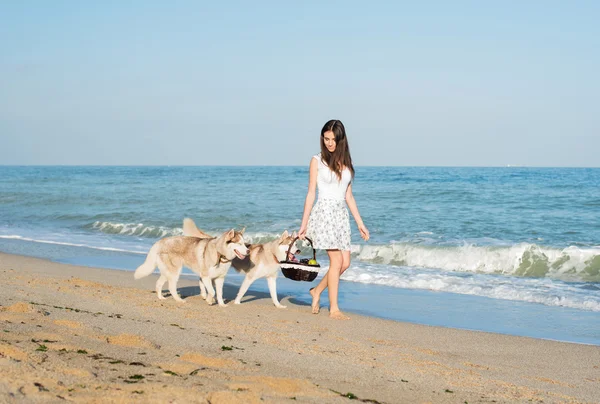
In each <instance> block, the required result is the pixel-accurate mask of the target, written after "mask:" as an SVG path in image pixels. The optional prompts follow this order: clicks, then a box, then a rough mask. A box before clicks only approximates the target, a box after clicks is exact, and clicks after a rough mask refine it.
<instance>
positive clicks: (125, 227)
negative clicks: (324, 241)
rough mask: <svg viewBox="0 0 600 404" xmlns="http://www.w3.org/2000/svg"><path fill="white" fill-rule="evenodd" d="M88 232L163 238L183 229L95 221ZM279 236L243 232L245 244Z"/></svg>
mask: <svg viewBox="0 0 600 404" xmlns="http://www.w3.org/2000/svg"><path fill="white" fill-rule="evenodd" d="M84 227H85V228H86V229H88V230H95V231H100V232H102V233H105V234H119V235H125V236H136V237H147V238H156V239H158V238H164V237H170V236H182V235H183V228H181V227H167V226H150V225H145V224H143V223H114V222H100V221H96V222H94V223H91V224H89V225H86V226H84ZM206 233H207V234H209V235H210V236H212V237H218V236H219V235H221V234H222V232H214V231H207V232H206ZM280 236H281V233H274V232H273V233H270V232H245V233H244V240H245V241H246V242H247V243H253V244H257V243H267V242H269V241H273V240H275V239H277V238H278V237H280Z"/></svg>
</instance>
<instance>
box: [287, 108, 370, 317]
mask: <svg viewBox="0 0 600 404" xmlns="http://www.w3.org/2000/svg"><path fill="white" fill-rule="evenodd" d="M353 178H354V167H353V166H352V158H351V157H350V149H349V147H348V140H347V138H346V130H345V129H344V125H343V124H342V122H341V121H338V120H336V119H333V120H330V121H328V122H327V123H326V124H325V126H323V129H321V153H319V154H317V155H315V156H313V158H312V159H311V162H310V174H309V180H308V193H307V194H306V202H305V203H304V214H303V215H302V225H301V226H300V231H299V232H298V237H300V238H301V239H304V238H305V237H309V238H310V239H311V240H312V242H313V247H314V248H315V249H321V250H327V255H329V270H328V271H327V274H326V275H325V276H324V277H323V279H321V282H320V283H319V285H317V287H316V288H313V289H311V290H310V294H311V295H312V312H313V313H314V314H317V313H318V312H319V300H320V298H321V293H323V291H324V290H325V289H326V288H328V287H329V317H331V318H334V319H339V320H347V319H348V317H346V316H345V315H344V314H343V313H342V312H341V311H340V308H339V306H338V286H339V282H340V275H341V274H342V273H343V272H344V271H345V270H346V269H348V267H349V266H350V218H349V216H348V210H347V209H346V204H347V205H348V208H350V212H352V216H354V220H355V221H356V224H357V225H358V230H359V231H360V235H361V237H362V238H363V239H365V240H369V230H367V227H366V226H365V225H364V223H363V222H362V219H361V218H360V214H359V213H358V208H357V207H356V202H355V200H354V196H353V195H352V179H353ZM317 188H318V189H319V199H318V200H317V203H316V204H315V206H314V207H313V203H314V201H315V196H316V189H317ZM344 202H345V203H344Z"/></svg>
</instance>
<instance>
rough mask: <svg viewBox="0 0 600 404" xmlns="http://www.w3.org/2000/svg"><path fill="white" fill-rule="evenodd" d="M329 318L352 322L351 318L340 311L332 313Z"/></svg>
mask: <svg viewBox="0 0 600 404" xmlns="http://www.w3.org/2000/svg"><path fill="white" fill-rule="evenodd" d="M329 318H333V319H334V320H350V317H348V316H347V315H345V314H344V313H342V312H341V311H339V310H337V311H332V312H330V313H329Z"/></svg>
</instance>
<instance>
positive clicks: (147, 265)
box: [133, 243, 159, 279]
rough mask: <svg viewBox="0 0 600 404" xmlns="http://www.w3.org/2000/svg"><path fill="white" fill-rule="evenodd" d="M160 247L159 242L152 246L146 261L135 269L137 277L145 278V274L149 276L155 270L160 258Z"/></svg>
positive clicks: (135, 276)
mask: <svg viewBox="0 0 600 404" xmlns="http://www.w3.org/2000/svg"><path fill="white" fill-rule="evenodd" d="M158 248H159V247H158V243H156V244H154V245H153V246H152V248H151V249H150V251H149V252H148V255H147V256H146V261H144V263H143V264H142V265H140V266H139V267H138V268H137V269H136V270H135V274H133V277H134V278H135V279H140V278H143V277H144V276H148V275H150V274H151V273H152V272H154V269H155V268H156V261H157V259H158Z"/></svg>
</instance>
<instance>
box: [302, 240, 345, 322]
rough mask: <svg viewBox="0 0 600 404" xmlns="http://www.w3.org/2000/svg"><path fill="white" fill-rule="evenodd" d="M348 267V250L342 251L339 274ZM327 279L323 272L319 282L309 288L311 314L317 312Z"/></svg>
mask: <svg viewBox="0 0 600 404" xmlns="http://www.w3.org/2000/svg"><path fill="white" fill-rule="evenodd" d="M333 251H335V250H333ZM328 252H329V251H328ZM329 261H330V262H331V258H330V259H329ZM348 267H350V251H342V269H341V271H340V276H341V275H342V274H343V273H344V271H345V270H346V269H348ZM327 279H328V276H327V274H325V276H324V277H323V278H321V282H319V284H318V285H317V286H316V287H314V288H312V289H311V290H310V295H311V296H312V312H313V314H317V313H319V309H320V307H319V301H320V300H321V293H323V291H324V290H325V289H327V285H328V283H327V282H328V281H327Z"/></svg>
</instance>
